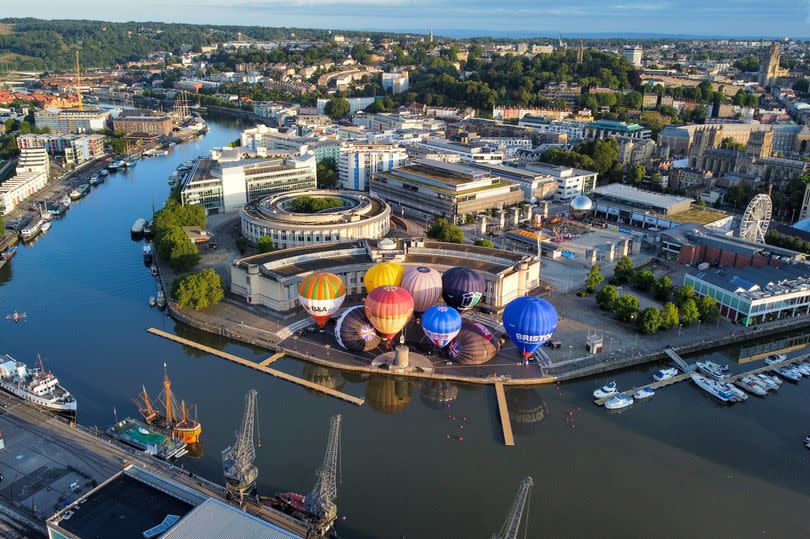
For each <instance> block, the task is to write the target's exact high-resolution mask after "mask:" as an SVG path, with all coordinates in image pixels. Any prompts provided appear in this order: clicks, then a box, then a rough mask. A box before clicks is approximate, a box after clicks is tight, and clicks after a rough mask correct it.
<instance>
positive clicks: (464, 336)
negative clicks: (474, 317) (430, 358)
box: [447, 320, 500, 365]
mask: <svg viewBox="0 0 810 539" xmlns="http://www.w3.org/2000/svg"><path fill="white" fill-rule="evenodd" d="M499 349H500V342H499V339H498V336H497V335H495V334H494V333H492V332H491V331H490V330H489V329H487V327H486V326H484V325H483V324H480V323H478V322H470V321H469V320H465V321H464V324H462V326H461V330H460V331H459V332H458V335H457V336H456V338H455V339H453V340H452V341H450V344H449V345H448V346H447V355H448V356H449V357H450V359H452V360H453V361H456V362H458V363H462V364H464V365H480V364H481V363H486V362H487V361H489V360H490V359H492V358H493V357H495V354H497V353H498V350H499Z"/></svg>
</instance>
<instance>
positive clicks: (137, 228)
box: [131, 217, 146, 236]
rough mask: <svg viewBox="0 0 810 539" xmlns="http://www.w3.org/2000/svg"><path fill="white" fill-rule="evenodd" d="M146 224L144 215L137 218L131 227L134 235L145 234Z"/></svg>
mask: <svg viewBox="0 0 810 539" xmlns="http://www.w3.org/2000/svg"><path fill="white" fill-rule="evenodd" d="M145 226H146V219H144V218H143V217H139V218H138V219H136V220H135V222H134V223H132V229H131V232H132V235H133V236H139V235H141V234H143V227H145Z"/></svg>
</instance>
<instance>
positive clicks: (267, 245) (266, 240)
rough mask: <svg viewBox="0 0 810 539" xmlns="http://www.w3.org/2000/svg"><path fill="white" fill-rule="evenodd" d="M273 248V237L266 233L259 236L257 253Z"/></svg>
mask: <svg viewBox="0 0 810 539" xmlns="http://www.w3.org/2000/svg"><path fill="white" fill-rule="evenodd" d="M275 248H276V244H275V243H273V238H271V237H270V236H268V235H267V234H265V235H264V236H262V237H261V238H259V242H258V248H257V250H258V252H259V254H262V253H269V252H270V251H272V250H273V249H275Z"/></svg>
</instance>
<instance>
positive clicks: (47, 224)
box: [41, 221, 51, 232]
mask: <svg viewBox="0 0 810 539" xmlns="http://www.w3.org/2000/svg"><path fill="white" fill-rule="evenodd" d="M50 229H51V222H50V221H45V222H44V223H42V228H41V230H42V231H43V232H47V231H49V230H50Z"/></svg>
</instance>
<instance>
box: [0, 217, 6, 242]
mask: <svg viewBox="0 0 810 539" xmlns="http://www.w3.org/2000/svg"><path fill="white" fill-rule="evenodd" d="M5 235H6V227H5V223H4V222H3V216H2V215H0V238H2V237H3V236H5Z"/></svg>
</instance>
